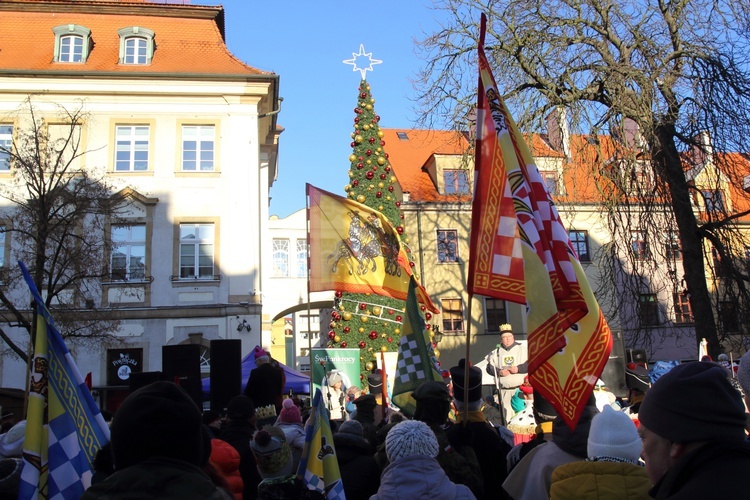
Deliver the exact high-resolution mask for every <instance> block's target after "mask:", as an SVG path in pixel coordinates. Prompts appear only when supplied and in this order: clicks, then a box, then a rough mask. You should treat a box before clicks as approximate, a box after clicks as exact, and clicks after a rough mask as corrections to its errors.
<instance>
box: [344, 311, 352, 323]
mask: <svg viewBox="0 0 750 500" xmlns="http://www.w3.org/2000/svg"><path fill="white" fill-rule="evenodd" d="M343 317H344V321H349V320H350V319H352V313H350V312H345V313H344V314H343Z"/></svg>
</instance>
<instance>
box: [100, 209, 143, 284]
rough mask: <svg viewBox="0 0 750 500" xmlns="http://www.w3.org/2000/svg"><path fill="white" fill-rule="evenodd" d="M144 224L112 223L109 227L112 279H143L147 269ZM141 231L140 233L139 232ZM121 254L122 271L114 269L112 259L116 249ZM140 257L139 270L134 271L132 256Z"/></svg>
mask: <svg viewBox="0 0 750 500" xmlns="http://www.w3.org/2000/svg"><path fill="white" fill-rule="evenodd" d="M146 231H147V228H146V224H141V223H138V224H135V223H134V224H117V225H115V224H113V225H112V227H111V228H110V237H111V239H112V254H111V256H110V260H109V269H110V276H111V279H112V281H145V280H146V269H147V254H146V248H147V246H146V238H147V232H146ZM141 233H142V234H141ZM118 250H119V251H120V252H119V253H120V254H123V256H124V259H125V262H124V267H123V271H122V272H117V271H115V268H114V261H115V254H116V252H117V251H118ZM138 257H140V258H142V259H143V260H142V262H143V267H142V269H141V270H140V272H134V267H135V266H134V262H133V260H134V258H135V259H137V258H138Z"/></svg>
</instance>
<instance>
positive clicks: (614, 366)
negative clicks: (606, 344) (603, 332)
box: [601, 330, 628, 398]
mask: <svg viewBox="0 0 750 500" xmlns="http://www.w3.org/2000/svg"><path fill="white" fill-rule="evenodd" d="M625 364H626V361H625V344H624V343H623V341H622V332H620V331H619V330H613V331H612V352H610V353H609V359H608V360H607V364H606V365H604V370H602V376H601V379H602V380H603V381H604V385H605V386H606V387H607V388H608V389H609V390H610V391H611V392H612V393H613V394H614V395H615V396H617V397H618V398H624V397H627V395H628V388H627V386H625Z"/></svg>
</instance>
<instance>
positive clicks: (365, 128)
mask: <svg viewBox="0 0 750 500" xmlns="http://www.w3.org/2000/svg"><path fill="white" fill-rule="evenodd" d="M362 130H370V125H369V124H367V123H365V124H364V125H362Z"/></svg>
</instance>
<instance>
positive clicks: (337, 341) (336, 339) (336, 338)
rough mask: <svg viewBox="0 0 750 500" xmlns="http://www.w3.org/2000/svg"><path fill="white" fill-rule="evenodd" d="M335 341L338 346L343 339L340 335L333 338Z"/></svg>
mask: <svg viewBox="0 0 750 500" xmlns="http://www.w3.org/2000/svg"><path fill="white" fill-rule="evenodd" d="M333 341H334V342H336V343H337V344H338V343H339V341H341V337H339V336H338V335H336V336H335V337H333Z"/></svg>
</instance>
